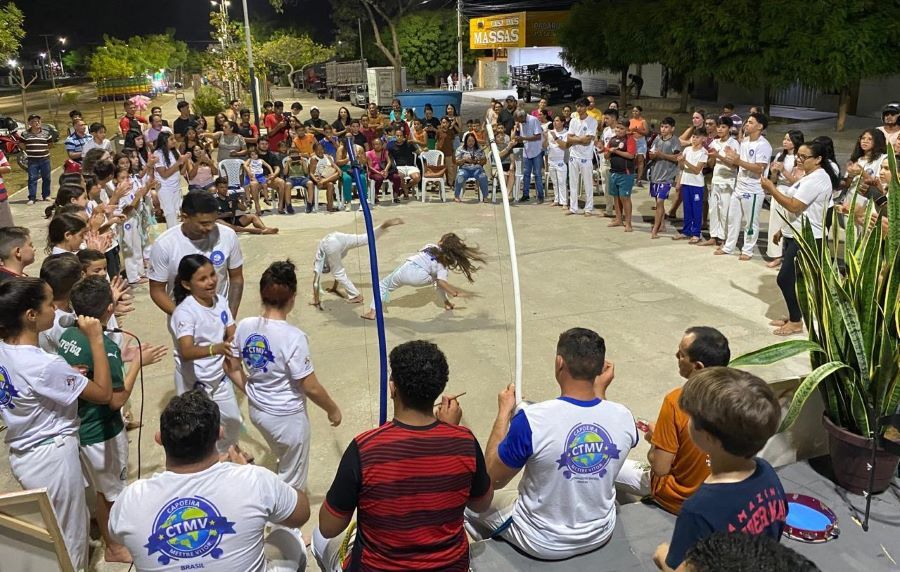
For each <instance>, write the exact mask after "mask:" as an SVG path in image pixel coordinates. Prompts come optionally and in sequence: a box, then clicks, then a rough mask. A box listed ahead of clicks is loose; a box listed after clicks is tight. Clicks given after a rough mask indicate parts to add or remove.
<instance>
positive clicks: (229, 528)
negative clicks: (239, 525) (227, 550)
mask: <svg viewBox="0 0 900 572" xmlns="http://www.w3.org/2000/svg"><path fill="white" fill-rule="evenodd" d="M225 534H235V531H234V522H229V521H228V519H227V518H225V517H224V516H223V515H222V514H220V513H219V510H218V509H217V508H216V507H215V505H213V504H212V503H211V502H209V501H208V500H206V499H205V498H203V497H188V498H176V499H174V500H172V501H171V502H169V503H168V504H166V506H164V507H163V508H162V510H160V511H159V514H157V515H156V519H155V520H154V521H153V532H152V533H151V535H150V537H149V538H147V544H145V545H144V548H146V549H147V555H148V556H150V555H152V554H155V553H157V552H159V553H160V555H159V557H158V558H157V560H158V561H159V563H160V564H163V565H166V564H168V563H169V562H171V561H172V560H176V561H178V560H186V559H190V558H201V557H203V556H207V555H209V556H211V557H212V558H214V559H218V558H220V557H221V556H222V554H223V551H222V549H221V548H219V544H220V543H221V542H222V536H223V535H225Z"/></svg>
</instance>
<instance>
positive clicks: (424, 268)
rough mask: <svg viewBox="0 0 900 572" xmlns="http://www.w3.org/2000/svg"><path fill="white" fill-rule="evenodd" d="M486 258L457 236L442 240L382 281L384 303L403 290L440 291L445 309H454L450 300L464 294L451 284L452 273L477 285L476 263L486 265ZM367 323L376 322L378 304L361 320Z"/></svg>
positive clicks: (428, 246) (424, 249)
mask: <svg viewBox="0 0 900 572" xmlns="http://www.w3.org/2000/svg"><path fill="white" fill-rule="evenodd" d="M484 261H485V260H484V254H482V252H481V251H480V250H478V249H477V248H475V247H472V246H466V243H464V242H463V241H462V240H461V239H460V238H459V237H458V236H456V235H455V234H454V233H452V232H451V233H448V234H445V235H444V236H442V237H441V240H440V241H439V242H438V243H437V244H428V245H426V246H425V248H423V249H422V250H420V251H419V252H417V253H415V254H413V255H412V256H410V257H409V258H407V259H406V261H405V262H404V263H403V264H401V265H400V266H399V267H397V269H395V270H394V271H393V272H391V273H390V274H388V275H387V276H385V277H384V278H382V279H381V302H382V304H384V303H386V302H387V301H388V299H389V298H390V294H391V292H393V291H394V290H396V289H397V288H399V287H401V286H429V285H432V284H434V285H435V286H436V287H437V291H438V294H439V295H440V297H441V301H443V302H444V308H446V309H447V310H452V309H453V304H452V303H451V302H450V298H455V297H457V296H459V294H460V290H459V289H457V288H455V287H453V286H452V285H451V284H450V283H449V282H447V277H448V276H449V273H450V270H458V271H459V272H462V273H463V274H464V275H465V276H466V279H467V280H468V281H469V282H474V280H473V279H472V274H474V273H475V272H476V271H477V270H478V267H477V266H475V265H474V264H473V262H484ZM361 317H362V318H364V319H366V320H374V319H375V301H374V300H373V301H372V305H371V306H370V307H369V311H368V312H366V313H365V314H363V315H362V316H361Z"/></svg>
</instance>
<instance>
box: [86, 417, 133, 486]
mask: <svg viewBox="0 0 900 572" xmlns="http://www.w3.org/2000/svg"><path fill="white" fill-rule="evenodd" d="M81 458H82V460H83V461H84V465H85V467H84V468H85V471H84V472H85V475H86V476H87V478H88V481H89V482H90V483H91V486H93V487H94V490H96V491H97V492H98V493H100V494H102V495H103V497H104V498H105V499H106V500H108V501H109V502H116V499H118V498H119V495H120V494H122V491H124V490H125V486H126V485H127V484H128V435H126V434H125V430H124V429H123V430H122V431H120V432H119V434H118V435H116V436H115V437H112V438H111V439H107V440H106V441H103V442H102V443H94V444H93V445H84V446H82V447H81Z"/></svg>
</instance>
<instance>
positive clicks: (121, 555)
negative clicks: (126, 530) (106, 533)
mask: <svg viewBox="0 0 900 572" xmlns="http://www.w3.org/2000/svg"><path fill="white" fill-rule="evenodd" d="M103 559H104V560H106V561H107V562H122V563H124V564H131V563H132V562H134V558H132V557H131V553H130V552H128V549H127V548H125V547H124V546H122V545H121V544H113V545H108V546H107V547H106V550H104V551H103Z"/></svg>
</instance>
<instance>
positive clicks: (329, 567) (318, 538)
mask: <svg viewBox="0 0 900 572" xmlns="http://www.w3.org/2000/svg"><path fill="white" fill-rule="evenodd" d="M347 535H349V536H350V538H349V539H348V540H347V553H348V554H349V553H350V552H351V550H352V549H353V543H354V542H355V541H356V528H352V530H351V529H348V530H345V531H344V532H343V533H341V534H339V535H337V536H335V537H334V538H325V537H324V536H322V533H321V532H320V531H319V527H318V526H317V527H315V528H314V529H313V534H312V542H311V543H310V548H311V549H312V553H313V557H314V558H315V559H316V563H317V564H318V565H319V570H321V571H322V572H343V568H342V567H341V545H343V543H344V538H345V537H346V536H347Z"/></svg>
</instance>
